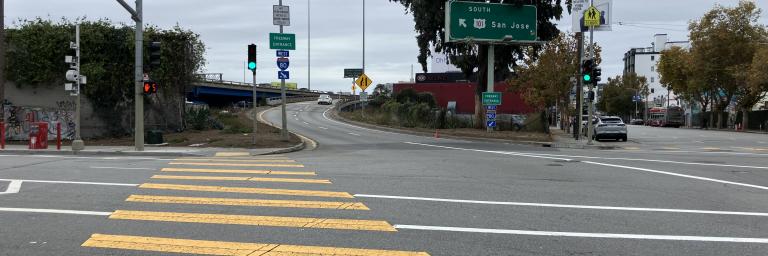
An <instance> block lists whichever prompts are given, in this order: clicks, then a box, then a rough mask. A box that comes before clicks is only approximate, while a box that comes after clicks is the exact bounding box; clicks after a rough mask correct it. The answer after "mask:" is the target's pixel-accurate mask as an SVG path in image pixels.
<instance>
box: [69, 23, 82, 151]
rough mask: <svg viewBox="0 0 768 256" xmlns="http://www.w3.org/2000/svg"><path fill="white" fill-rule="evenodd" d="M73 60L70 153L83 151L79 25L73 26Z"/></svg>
mask: <svg viewBox="0 0 768 256" xmlns="http://www.w3.org/2000/svg"><path fill="white" fill-rule="evenodd" d="M75 47H76V49H75V58H77V64H76V67H75V70H76V72H77V78H76V79H75V88H77V89H76V93H77V95H75V139H74V140H72V151H74V152H78V151H80V150H83V149H85V143H84V142H83V140H82V138H81V137H80V123H81V120H82V118H81V117H80V93H81V91H82V90H81V88H80V86H81V83H80V81H81V80H80V79H81V77H82V74H80V24H76V25H75Z"/></svg>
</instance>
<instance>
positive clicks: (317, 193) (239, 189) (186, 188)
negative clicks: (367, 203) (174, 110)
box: [139, 183, 355, 198]
mask: <svg viewBox="0 0 768 256" xmlns="http://www.w3.org/2000/svg"><path fill="white" fill-rule="evenodd" d="M139 188H146V189H165V190H183V191H204V192H224V193H244V194H265V195H287V196H312V197H339V198H355V197H353V196H352V195H350V194H349V193H347V192H335V191H315V190H291V189H272V188H249V187H221V186H195V185H177V184H156V183H144V184H141V185H140V186H139Z"/></svg>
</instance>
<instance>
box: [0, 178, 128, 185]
mask: <svg viewBox="0 0 768 256" xmlns="http://www.w3.org/2000/svg"><path fill="white" fill-rule="evenodd" d="M14 180H15V179H0V181H14ZM18 180H20V181H23V182H31V183H53V184H77V185H97V186H121V187H138V186H139V184H128V183H107V182H84V181H64V180H22V179H18Z"/></svg>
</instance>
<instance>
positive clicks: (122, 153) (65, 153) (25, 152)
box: [0, 149, 206, 156]
mask: <svg viewBox="0 0 768 256" xmlns="http://www.w3.org/2000/svg"><path fill="white" fill-rule="evenodd" d="M0 154H12V155H38V154H44V155H57V156H206V154H204V153H202V152H201V153H185V152H153V151H149V152H147V151H141V152H138V151H134V152H125V151H80V152H78V153H77V154H75V152H73V151H70V150H66V151H65V150H62V151H32V150H15V149H0Z"/></svg>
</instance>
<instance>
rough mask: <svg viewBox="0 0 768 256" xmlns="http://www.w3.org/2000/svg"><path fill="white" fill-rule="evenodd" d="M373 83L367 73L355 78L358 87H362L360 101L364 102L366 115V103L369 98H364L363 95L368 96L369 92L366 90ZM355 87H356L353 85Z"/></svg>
mask: <svg viewBox="0 0 768 256" xmlns="http://www.w3.org/2000/svg"><path fill="white" fill-rule="evenodd" d="M372 83H373V80H371V79H370V78H369V77H368V76H367V75H365V73H363V74H362V75H360V77H358V78H357V80H355V84H357V87H360V101H362V102H363V105H362V106H363V116H365V103H366V102H367V101H368V99H365V100H363V97H368V94H367V93H366V92H365V89H368V86H371V84H372ZM353 88H354V87H353Z"/></svg>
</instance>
